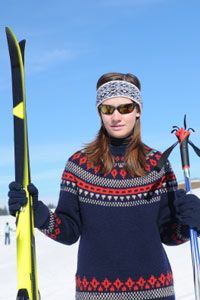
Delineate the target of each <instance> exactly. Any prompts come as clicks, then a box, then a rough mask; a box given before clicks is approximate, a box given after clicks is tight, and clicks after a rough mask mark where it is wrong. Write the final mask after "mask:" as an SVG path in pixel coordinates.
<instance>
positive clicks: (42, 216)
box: [34, 201, 49, 229]
mask: <svg viewBox="0 0 200 300" xmlns="http://www.w3.org/2000/svg"><path fill="white" fill-rule="evenodd" d="M48 219H49V209H48V207H47V206H46V205H45V204H44V203H43V202H42V201H38V206H37V209H35V210H34V227H36V228H38V229H43V228H45V227H46V224H47V223H48Z"/></svg>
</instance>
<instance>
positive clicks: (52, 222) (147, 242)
mask: <svg viewBox="0 0 200 300" xmlns="http://www.w3.org/2000/svg"><path fill="white" fill-rule="evenodd" d="M110 147H111V151H112V154H113V155H114V157H115V165H114V168H113V170H112V171H111V172H110V173H109V174H102V173H101V170H100V167H98V166H97V167H95V168H92V167H91V165H90V164H89V162H88V160H87V157H86V156H85V154H84V153H83V152H82V151H78V152H76V153H75V154H74V155H72V156H71V157H70V158H69V160H68V162H67V164H66V167H65V170H64V172H63V175H62V181H61V190H60V198H59V202H58V206H57V208H56V210H55V213H52V212H50V214H49V218H48V220H47V221H46V223H45V224H44V225H43V226H42V228H40V229H41V230H42V231H43V232H44V233H45V234H46V235H48V236H49V237H51V238H53V239H54V240H56V241H58V242H61V243H64V244H66V245H71V244H73V243H75V242H76V241H77V240H78V239H79V237H80V240H79V250H78V265H77V272H76V300H103V299H104V300H133V299H134V300H135V299H137V300H142V299H151V300H152V299H163V300H164V299H165V300H174V299H175V298H174V288H173V275H172V271H171V267H170V263H169V261H168V258H167V255H166V253H165V250H164V248H163V245H162V242H163V243H165V244H167V245H178V244H181V243H183V242H185V241H187V240H188V228H187V227H186V226H183V225H180V224H178V222H177V221H176V216H175V211H174V208H173V200H174V197H176V193H178V190H177V183H176V178H175V175H174V173H173V171H172V169H171V167H170V164H169V162H167V163H166V165H165V166H164V167H163V168H162V169H161V171H160V172H157V171H156V170H155V166H156V164H157V162H158V160H159V159H160V156H161V154H160V152H158V151H156V150H153V149H149V154H148V157H147V171H148V173H147V175H145V176H142V177H138V176H135V177H134V176H131V175H129V174H128V173H127V172H126V170H125V169H124V153H125V148H126V145H123V144H122V145H112V144H111V145H110Z"/></svg>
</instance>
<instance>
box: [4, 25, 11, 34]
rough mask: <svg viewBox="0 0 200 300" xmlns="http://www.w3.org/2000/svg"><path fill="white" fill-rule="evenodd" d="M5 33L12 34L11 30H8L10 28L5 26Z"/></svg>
mask: <svg viewBox="0 0 200 300" xmlns="http://www.w3.org/2000/svg"><path fill="white" fill-rule="evenodd" d="M5 31H6V34H8V33H11V32H12V30H11V29H10V27H8V26H6V27H5Z"/></svg>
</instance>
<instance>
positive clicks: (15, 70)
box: [6, 27, 40, 300]
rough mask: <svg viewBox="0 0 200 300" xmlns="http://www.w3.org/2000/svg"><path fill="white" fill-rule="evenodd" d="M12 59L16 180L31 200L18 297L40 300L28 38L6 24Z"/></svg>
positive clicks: (19, 232) (19, 234) (19, 236)
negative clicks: (28, 98)
mask: <svg viewBox="0 0 200 300" xmlns="http://www.w3.org/2000/svg"><path fill="white" fill-rule="evenodd" d="M6 36H7V41H8V49H9V55H10V63H11V77H12V94H13V120H14V157H15V181H17V182H19V183H21V184H22V186H23V188H24V189H25V191H26V195H27V199H28V202H27V204H26V205H25V206H24V207H23V208H22V209H21V211H20V212H19V213H18V214H17V216H16V245H17V289H18V291H17V298H16V299H17V300H39V299H40V295H39V291H38V279H37V268H36V251H35V235H34V216H33V207H32V198H31V196H30V195H29V193H28V190H27V186H28V184H29V183H30V163H29V149H28V131H27V116H26V95H25V79H24V51H25V40H22V41H21V42H18V40H17V38H16V36H15V35H14V33H13V32H12V30H11V29H10V28H8V27H6Z"/></svg>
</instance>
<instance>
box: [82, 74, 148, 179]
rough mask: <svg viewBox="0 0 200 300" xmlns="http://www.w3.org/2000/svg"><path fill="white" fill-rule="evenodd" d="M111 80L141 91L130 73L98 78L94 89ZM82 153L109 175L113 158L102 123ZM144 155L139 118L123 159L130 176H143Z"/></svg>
mask: <svg viewBox="0 0 200 300" xmlns="http://www.w3.org/2000/svg"><path fill="white" fill-rule="evenodd" d="M112 80H124V81H128V82H131V83H133V84H134V85H136V86H137V88H138V89H139V90H141V85H140V81H139V79H138V78H137V77H136V76H135V75H133V74H130V73H128V74H122V73H106V74H104V75H102V76H101V77H100V78H99V80H98V81H97V86H96V88H97V89H98V88H99V87H100V86H101V85H102V84H104V83H106V82H108V81H112ZM137 109H138V110H139V106H137ZM84 152H85V154H86V155H87V157H88V161H89V162H90V163H91V164H92V165H93V166H97V165H100V166H101V169H102V172H103V173H109V172H110V171H111V170H112V169H113V166H114V158H113V156H112V153H111V152H110V148H109V136H108V134H107V131H106V129H105V127H104V125H103V123H102V125H101V128H100V130H99V132H98V134H97V137H96V139H95V140H94V141H92V142H91V143H89V144H87V145H86V147H85V148H84ZM146 154H147V148H146V146H145V145H144V144H143V142H142V140H141V125H140V118H137V119H136V122H135V126H134V130H133V133H132V135H131V138H130V142H129V144H128V146H127V150H126V153H125V157H124V161H125V168H126V170H127V171H128V172H129V173H130V174H131V175H136V176H144V175H145V174H146V173H147V171H146V170H145V165H146Z"/></svg>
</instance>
